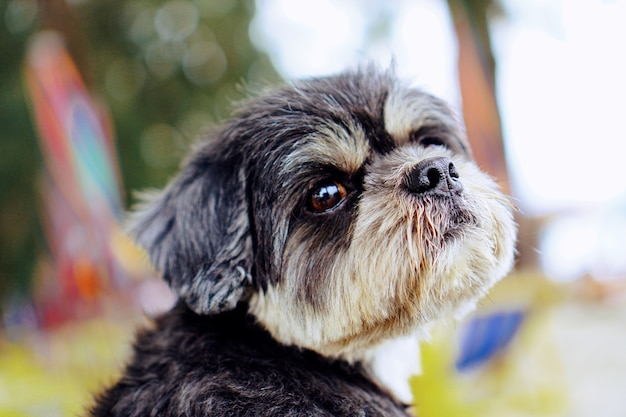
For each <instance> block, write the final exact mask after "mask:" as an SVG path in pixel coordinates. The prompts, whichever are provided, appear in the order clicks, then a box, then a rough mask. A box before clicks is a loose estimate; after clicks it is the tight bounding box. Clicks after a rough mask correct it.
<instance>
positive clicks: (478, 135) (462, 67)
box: [447, 0, 538, 268]
mask: <svg viewBox="0 0 626 417" xmlns="http://www.w3.org/2000/svg"><path fill="white" fill-rule="evenodd" d="M447 2H448V7H449V9H450V12H451V15H452V19H453V23H454V29H455V32H456V37H457V44H458V72H459V84H460V88H461V99H462V104H463V119H464V121H465V127H466V129H467V136H468V139H469V141H470V144H471V145H472V149H473V151H474V158H475V159H476V162H477V163H478V165H479V166H480V167H481V168H482V169H484V170H485V171H486V172H488V173H489V174H490V175H491V176H493V177H495V178H496V180H497V181H498V183H499V184H500V186H501V187H502V189H503V191H504V192H505V193H506V194H508V195H511V186H510V182H509V173H508V169H507V165H506V157H505V152H504V141H503V135H502V125H501V121H500V113H499V110H498V103H497V98H496V83H495V78H496V77H495V69H496V61H495V58H494V56H493V52H492V49H491V38H490V33H489V17H490V15H491V14H492V13H495V12H497V11H498V9H497V7H498V5H497V4H496V3H497V2H495V1H493V0H447ZM517 222H518V224H519V227H520V233H519V240H518V251H519V255H518V265H517V266H518V267H519V268H528V267H536V266H537V265H538V260H537V255H536V251H535V250H534V248H535V247H536V238H537V231H536V230H537V227H536V224H535V223H533V222H529V221H528V219H526V218H524V217H523V216H521V215H518V216H517Z"/></svg>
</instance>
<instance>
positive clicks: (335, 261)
mask: <svg viewBox="0 0 626 417" xmlns="http://www.w3.org/2000/svg"><path fill="white" fill-rule="evenodd" d="M207 136H208V137H205V138H204V139H203V141H202V143H200V144H199V145H198V146H197V147H196V148H195V150H194V151H193V152H192V153H191V156H190V157H189V158H188V159H187V160H186V162H185V163H184V164H183V168H182V170H181V172H180V174H179V175H178V176H177V177H176V178H174V180H173V181H172V182H171V183H170V184H169V185H168V186H167V187H166V188H165V190H164V191H162V192H161V193H160V194H157V195H156V196H152V197H151V198H150V199H149V200H148V201H147V202H145V203H144V204H143V205H142V206H141V207H140V208H139V209H138V210H137V212H136V213H135V214H134V215H133V217H132V219H131V222H130V227H129V232H130V234H131V235H132V236H133V237H134V238H135V240H136V242H137V243H138V244H139V245H140V246H142V247H143V248H144V249H145V250H146V252H147V253H148V255H149V257H150V259H151V261H152V263H153V265H154V266H155V268H156V269H157V270H158V271H159V272H160V274H162V276H163V278H164V279H165V280H166V281H167V282H168V283H169V285H170V286H171V288H172V289H173V290H174V291H175V293H176V294H177V296H178V302H177V304H176V306H175V307H173V308H172V309H171V310H170V311H169V312H167V313H165V314H163V315H162V316H160V317H159V318H157V319H155V321H154V324H153V326H152V327H150V328H147V329H144V330H142V331H140V333H139V334H138V335H137V337H136V341H135V342H134V351H133V356H132V359H131V360H130V362H129V364H128V365H127V366H126V368H125V370H124V372H123V374H122V376H121V378H120V379H119V381H118V382H117V383H115V384H114V385H113V386H111V387H110V388H109V389H108V390H106V391H104V392H103V393H101V394H100V395H99V396H97V398H96V401H95V405H94V406H93V407H92V408H91V410H90V413H91V414H90V415H91V416H94V417H104V416H209V415H210V416H406V415H409V410H408V407H409V405H408V404H406V403H403V402H401V401H400V400H398V399H397V398H396V396H394V395H393V394H392V393H391V391H390V390H389V389H388V388H386V387H385V386H384V385H383V384H382V383H381V382H380V379H379V378H378V377H377V376H376V375H374V374H373V372H372V367H371V352H372V351H373V350H374V349H375V348H376V347H377V346H379V345H380V344H381V343H382V342H383V341H386V340H390V339H395V338H399V337H401V336H404V335H408V334H425V333H426V332H427V330H428V328H429V327H430V326H431V325H432V323H434V322H436V321H438V320H440V319H441V318H444V317H449V316H454V315H457V314H461V313H463V312H466V311H468V310H470V309H471V308H472V307H473V306H474V305H475V304H476V303H477V301H478V300H479V299H480V298H481V297H482V296H483V295H485V293H486V292H487V291H488V290H489V288H490V287H491V286H492V285H494V283H496V282H497V281H498V280H499V279H501V278H502V277H504V276H505V275H506V274H507V273H508V272H509V271H510V269H511V267H512V264H513V260H514V252H515V249H514V246H515V240H516V225H515V222H514V220H513V208H512V205H511V203H510V202H509V199H508V198H507V197H505V196H504V195H503V194H502V193H501V191H500V190H499V188H498V186H497V185H496V183H495V182H494V181H493V180H492V179H491V178H490V177H489V176H488V175H486V174H485V173H483V172H482V171H481V170H480V169H479V168H478V167H477V165H476V164H475V162H474V161H473V159H472V153H471V150H470V147H469V145H468V142H467V140H466V138H465V134H464V130H463V127H462V125H461V123H460V122H459V121H458V119H457V117H456V116H455V114H454V112H453V111H452V110H451V109H450V108H449V106H448V105H446V103H444V102H443V101H442V100H440V99H437V98H435V97H433V96H431V95H429V94H427V93H425V92H423V91H421V90H418V89H414V88H411V87H409V86H408V85H406V84H404V83H403V82H402V81H399V80H398V79H397V78H396V77H395V75H394V74H393V71H386V70H380V69H377V68H374V67H371V66H369V67H362V68H359V69H355V70H350V71H347V72H344V73H340V74H337V75H332V76H327V77H321V78H312V79H306V80H301V81H296V82H293V83H292V84H290V85H286V86H283V87H279V88H277V89H274V90H268V91H264V92H261V93H259V94H257V95H256V96H255V97H253V98H251V99H249V100H248V101H247V102H245V103H244V104H243V105H242V106H241V108H239V110H238V111H237V112H236V114H235V115H234V117H233V118H232V120H231V121H230V122H228V123H227V124H225V126H224V127H223V128H222V129H221V130H219V131H217V132H215V133H214V134H209V135H207Z"/></svg>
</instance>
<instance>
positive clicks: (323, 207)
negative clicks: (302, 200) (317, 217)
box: [307, 180, 348, 213]
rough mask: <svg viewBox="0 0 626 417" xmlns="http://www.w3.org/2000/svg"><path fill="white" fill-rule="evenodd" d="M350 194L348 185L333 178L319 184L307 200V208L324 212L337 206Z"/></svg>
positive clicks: (315, 211) (316, 211)
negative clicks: (347, 188)
mask: <svg viewBox="0 0 626 417" xmlns="http://www.w3.org/2000/svg"><path fill="white" fill-rule="evenodd" d="M347 195H348V190H346V187H345V186H344V185H343V184H341V183H339V182H337V181H332V180H326V181H322V182H321V183H319V184H317V185H316V186H315V187H313V189H312V190H311V192H310V193H309V197H308V200H307V208H308V209H309V210H310V211H312V212H314V213H323V212H326V211H330V210H332V209H333V208H335V207H337V206H338V205H339V204H340V203H341V202H342V201H343V200H344V198H346V196H347Z"/></svg>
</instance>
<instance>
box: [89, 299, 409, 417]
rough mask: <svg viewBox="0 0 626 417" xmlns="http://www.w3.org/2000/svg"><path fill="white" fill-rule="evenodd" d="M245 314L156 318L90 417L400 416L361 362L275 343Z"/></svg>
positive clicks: (179, 313)
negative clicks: (128, 362)
mask: <svg viewBox="0 0 626 417" xmlns="http://www.w3.org/2000/svg"><path fill="white" fill-rule="evenodd" d="M245 311H246V306H244V305H240V306H239V308H237V309H235V310H232V311H229V312H226V313H222V314H219V315H211V316H199V315H196V314H195V313H193V312H192V311H190V310H189V309H188V308H187V307H186V306H185V305H184V304H182V303H181V304H180V305H178V306H177V307H176V308H174V309H173V310H172V311H171V312H169V313H167V314H166V315H164V316H163V317H161V318H159V319H157V320H156V322H155V325H154V328H152V329H150V330H144V331H143V332H141V333H140V334H139V335H138V337H137V340H136V342H135V350H134V357H133V359H132V361H131V362H130V364H129V365H128V366H127V368H126V370H125V372H124V375H123V377H122V379H121V380H120V381H119V382H118V383H117V384H116V385H114V386H113V387H112V388H111V389H110V390H108V391H107V392H106V393H105V394H103V395H102V396H100V397H99V398H98V405H97V406H96V407H95V408H93V410H92V416H94V417H105V416H106V417H111V416H120V417H121V416H124V417H139V416H159V417H180V416H241V417H244V416H406V415H407V414H406V413H405V407H404V406H403V405H402V404H400V403H398V402H396V401H395V400H393V399H392V397H391V396H390V395H389V394H388V393H387V392H386V391H385V390H383V389H382V388H381V387H379V386H378V385H376V384H375V383H374V382H372V378H371V377H370V375H369V374H368V372H367V371H366V370H365V369H364V368H363V367H362V366H361V365H360V364H356V365H349V364H347V363H345V362H342V361H331V360H328V359H325V358H323V357H321V356H319V355H317V354H315V353H314V352H311V351H306V350H300V349H298V348H295V347H287V346H284V345H281V344H279V343H277V342H276V341H275V340H274V339H272V337H271V336H270V335H269V334H268V333H267V332H265V331H264V330H262V329H261V328H259V327H258V326H257V325H256V324H255V323H254V319H253V318H252V317H250V316H247V315H246V312H245Z"/></svg>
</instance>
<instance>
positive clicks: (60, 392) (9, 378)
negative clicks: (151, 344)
mask: <svg viewBox="0 0 626 417" xmlns="http://www.w3.org/2000/svg"><path fill="white" fill-rule="evenodd" d="M131 334H132V331H131V323H130V322H129V323H128V324H120V323H112V322H108V321H105V320H103V319H97V320H90V321H84V322H74V323H73V324H71V325H66V326H62V327H59V328H57V329H55V330H53V331H50V332H47V333H35V334H29V335H28V336H27V338H26V339H25V340H21V341H20V344H17V343H11V342H7V341H0V415H1V416H6V417H9V416H11V417H37V416H42V417H43V416H68V417H69V416H77V415H82V414H84V410H85V408H86V407H88V406H89V405H90V403H91V396H92V393H93V392H96V391H97V390H98V389H99V387H101V386H102V384H106V383H110V382H112V381H113V379H114V377H115V376H116V374H117V373H118V372H119V370H120V369H121V364H122V362H123V358H124V357H125V356H126V354H127V352H128V342H129V337H130V335H131Z"/></svg>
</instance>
